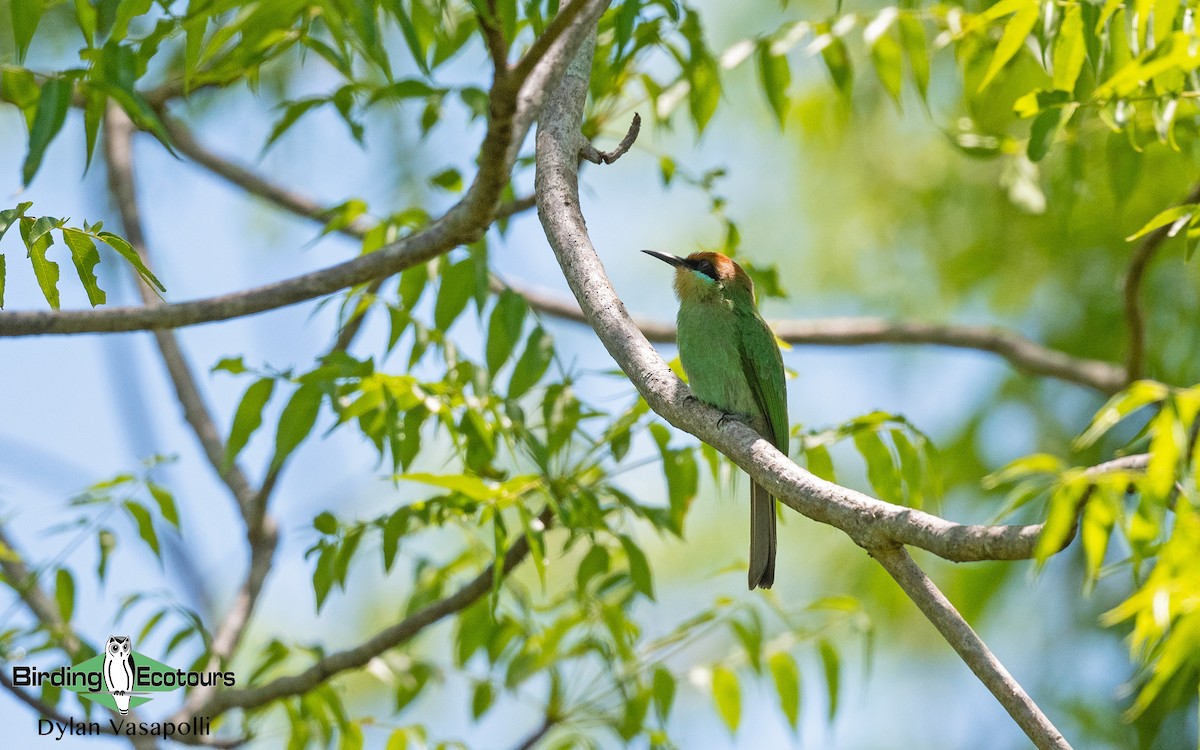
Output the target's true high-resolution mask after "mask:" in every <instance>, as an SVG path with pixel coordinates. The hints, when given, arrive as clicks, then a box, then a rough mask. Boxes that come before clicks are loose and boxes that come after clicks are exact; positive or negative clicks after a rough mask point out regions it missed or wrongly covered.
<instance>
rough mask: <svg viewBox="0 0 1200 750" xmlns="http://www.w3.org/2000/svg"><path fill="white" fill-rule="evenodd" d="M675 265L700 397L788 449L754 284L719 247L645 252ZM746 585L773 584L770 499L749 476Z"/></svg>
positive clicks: (683, 332)
mask: <svg viewBox="0 0 1200 750" xmlns="http://www.w3.org/2000/svg"><path fill="white" fill-rule="evenodd" d="M642 252H644V253H646V254H647V255H649V256H651V257H654V258H658V259H659V260H661V261H663V262H664V263H668V264H670V265H671V266H673V267H674V268H675V296H676V297H678V298H679V315H678V318H677V320H676V333H675V337H676V343H677V344H678V346H679V359H680V361H681V362H682V363H683V369H684V372H686V373H687V376H688V385H690V386H691V389H692V391H693V392H694V393H695V394H696V396H697V398H699V399H700V400H701V401H703V402H705V403H706V404H709V405H710V406H714V407H716V408H718V409H720V410H721V411H723V412H725V413H726V414H729V415H731V416H733V417H735V418H737V419H740V420H742V421H744V422H746V423H747V424H748V425H749V426H750V427H752V428H754V430H756V431H757V432H758V433H759V434H760V435H762V436H763V437H764V438H766V439H767V441H768V442H770V443H771V444H772V445H774V446H775V447H776V448H778V449H779V450H781V451H783V452H784V453H787V451H788V415H787V387H786V384H785V383H784V374H783V355H782V354H780V352H779V344H778V343H776V340H775V334H774V333H773V332H772V331H771V327H770V326H768V325H767V323H766V321H765V320H763V319H762V316H761V315H759V313H758V303H757V302H756V300H755V297H754V282H753V281H751V279H750V276H749V275H748V274H747V273H746V271H745V270H744V269H743V268H742V267H741V266H739V265H738V264H737V263H736V262H734V261H733V260H732V259H731V258H729V257H728V256H726V255H723V254H721V253H717V252H698V253H692V254H691V255H689V256H687V257H686V258H680V257H679V256H676V255H669V254H667V253H660V252H655V251H654V250H643V251H642ZM748 579H749V580H748V582H749V585H750V590H752V591H753V590H754V589H755V588H764V589H769V588H771V585H772V584H773V583H774V582H775V498H774V497H772V496H771V493H770V492H768V491H767V488H765V487H763V486H762V485H760V484H759V483H758V482H755V481H753V480H751V482H750V569H749V573H748Z"/></svg>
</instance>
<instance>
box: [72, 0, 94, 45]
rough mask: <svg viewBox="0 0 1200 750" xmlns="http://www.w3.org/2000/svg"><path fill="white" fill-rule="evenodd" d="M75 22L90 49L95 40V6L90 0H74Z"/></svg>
mask: <svg viewBox="0 0 1200 750" xmlns="http://www.w3.org/2000/svg"><path fill="white" fill-rule="evenodd" d="M75 22H76V23H77V24H79V31H80V33H81V34H83V40H84V41H85V42H86V43H87V46H88V47H89V48H90V47H92V46H93V44H95V39H96V6H94V5H92V3H91V0H75Z"/></svg>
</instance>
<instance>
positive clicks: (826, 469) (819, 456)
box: [804, 445, 837, 482]
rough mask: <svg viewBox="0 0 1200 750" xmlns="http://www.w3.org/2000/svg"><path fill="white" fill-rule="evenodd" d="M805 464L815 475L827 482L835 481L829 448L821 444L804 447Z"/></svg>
mask: <svg viewBox="0 0 1200 750" xmlns="http://www.w3.org/2000/svg"><path fill="white" fill-rule="evenodd" d="M804 458H805V460H806V463H805V465H806V466H807V467H808V470H809V471H810V472H812V473H813V474H815V475H816V476H818V477H820V478H821V479H824V480H826V481H828V482H835V481H837V475H836V474H834V472H833V459H831V458H830V457H829V449H828V448H826V447H825V446H823V445H812V446H808V447H806V448H805V449H804Z"/></svg>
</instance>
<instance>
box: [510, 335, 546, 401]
mask: <svg viewBox="0 0 1200 750" xmlns="http://www.w3.org/2000/svg"><path fill="white" fill-rule="evenodd" d="M553 358H554V341H553V340H552V339H551V338H550V335H549V334H547V333H546V332H545V331H544V330H543V329H542V327H541V326H538V327H537V328H534V329H533V330H532V331H530V333H529V338H527V339H526V340H525V351H524V352H522V353H521V357H520V359H518V360H517V364H516V366H515V367H514V368H513V374H512V378H511V379H510V380H509V382H508V398H510V399H517V398H520V397H521V396H523V395H524V394H525V393H527V392H528V391H529V389H530V388H532V387H533V386H535V385H537V383H538V381H539V380H541V379H542V376H543V375H545V374H546V370H547V369H549V368H550V362H551V360H552V359H553Z"/></svg>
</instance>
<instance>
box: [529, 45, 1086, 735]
mask: <svg viewBox="0 0 1200 750" xmlns="http://www.w3.org/2000/svg"><path fill="white" fill-rule="evenodd" d="M594 47H595V36H594V35H593V36H590V37H589V38H588V40H587V42H586V43H585V44H584V45H583V46H582V47H581V48H580V51H579V53H578V56H577V57H576V59H575V61H574V62H573V63H572V64H571V67H570V68H569V69H568V71H567V74H566V75H565V76H564V77H563V79H562V81H561V82H560V83H559V85H558V87H557V88H555V89H554V90H553V91H552V92H551V94H550V97H549V99H548V100H547V101H546V105H545V108H544V110H543V113H542V117H541V119H540V121H539V124H538V132H537V149H536V161H537V172H536V180H535V186H536V187H535V194H536V196H537V203H538V214H539V216H540V218H541V220H542V225H543V227H544V229H545V231H546V237H547V239H548V240H549V241H550V245H551V247H552V248H553V250H554V254H555V256H556V257H557V259H558V262H559V265H560V266H561V267H562V270H563V275H564V276H565V277H566V279H567V282H568V284H569V285H570V287H571V291H572V292H573V293H574V295H575V298H576V300H577V301H578V302H579V306H580V308H581V309H582V311H583V314H584V317H585V319H586V320H587V322H588V324H589V325H591V327H592V328H593V329H594V330H595V331H596V334H597V335H598V336H599V338H600V340H601V342H602V343H603V344H604V346H605V348H606V349H608V351H609V354H611V355H612V357H613V359H615V360H616V362H617V364H618V365H619V366H620V367H621V369H622V370H623V371H624V372H625V373H626V375H628V376H629V379H630V380H631V381H632V382H633V384H634V386H635V387H636V388H637V389H638V391H639V392H640V393H641V394H642V396H643V397H644V398H645V399H646V401H647V403H648V404H649V405H650V407H651V408H652V409H653V410H654V411H655V412H657V413H658V414H659V415H661V416H662V417H663V418H664V419H666V420H667V421H668V422H670V423H671V424H673V425H675V426H676V427H678V428H680V429H682V430H685V431H687V432H690V433H691V434H693V435H695V436H696V437H698V438H700V439H701V440H703V441H704V442H706V443H708V444H710V445H712V446H713V447H715V448H717V449H718V450H720V451H721V452H722V453H724V454H725V455H727V456H728V457H729V458H730V459H732V460H733V461H734V463H736V464H737V465H738V466H740V467H741V468H742V469H744V470H745V471H746V472H747V473H749V474H750V476H751V478H752V479H754V480H755V481H757V482H759V483H760V484H762V485H764V486H766V487H767V489H768V490H770V492H771V494H772V495H774V496H776V497H777V498H779V499H780V500H781V501H782V502H784V503H785V504H786V505H788V506H789V507H791V508H793V509H795V510H797V511H799V512H801V513H802V514H804V515H806V516H808V517H809V518H812V519H814V520H817V521H820V522H823V523H827V524H830V525H833V526H836V527H837V528H839V529H841V530H842V531H844V532H845V533H846V534H847V535H849V536H850V538H851V539H853V540H854V541H855V542H856V543H857V544H859V545H860V546H862V547H864V548H866V549H868V550H870V551H871V552H872V553H879V554H881V555H884V556H885V557H886V556H887V554H888V553H887V550H892V549H897V548H898V547H899V546H900V545H901V544H909V543H911V544H917V545H918V546H924V547H925V548H927V549H931V550H932V551H934V552H935V553H937V554H939V555H943V556H946V557H948V559H984V558H985V557H986V558H991V559H1012V557H1010V555H1012V553H1013V552H1015V551H1020V552H1022V553H1023V552H1025V551H1032V543H1033V542H1034V541H1036V538H1037V533H1038V531H1040V529H1038V528H1037V527H989V526H961V525H958V524H952V523H950V522H948V521H945V520H943V519H940V518H937V517H936V516H932V515H929V514H926V513H922V512H921V511H916V510H913V509H909V508H901V507H899V506H894V505H891V504H889V503H884V502H881V501H879V500H876V499H874V498H871V497H868V496H867V495H864V494H862V493H859V492H855V491H853V490H850V489H847V488H845V487H840V486H838V485H836V484H833V483H832V482H826V481H823V480H820V479H818V478H817V477H815V476H813V475H812V474H810V473H809V472H807V471H804V470H803V469H801V468H799V467H798V466H796V465H795V464H793V463H792V462H791V461H790V460H788V458H787V457H786V456H784V455H783V454H782V453H780V452H779V451H778V450H776V449H775V448H774V446H772V445H771V444H770V443H768V442H767V441H766V440H764V439H763V438H762V437H760V436H759V435H758V434H757V433H755V432H754V430H752V429H751V428H750V427H748V426H747V425H745V424H743V423H741V422H739V421H737V420H725V419H723V418H722V417H723V414H722V413H721V412H720V411H719V410H717V409H714V408H712V407H710V406H708V405H706V404H704V403H702V402H700V401H699V400H698V399H696V397H695V395H694V394H692V392H691V391H690V390H689V389H688V388H687V386H685V385H684V384H683V382H682V381H680V380H679V378H678V377H676V375H675V374H674V373H673V372H672V371H671V369H670V368H669V367H668V366H667V364H666V363H665V362H664V361H663V360H662V357H660V356H659V355H658V353H657V352H656V351H655V350H654V348H653V347H652V346H650V343H649V342H648V341H647V340H646V338H645V336H643V335H642V333H641V332H640V331H639V330H638V329H637V327H636V326H635V325H634V323H633V321H632V320H631V319H630V317H629V314H628V313H627V312H626V310H625V306H624V305H623V304H622V302H621V300H620V299H619V298H618V297H617V295H616V293H615V291H614V290H613V288H612V285H611V283H610V282H609V280H608V277H607V275H606V274H605V272H604V267H603V265H602V264H601V263H600V259H599V257H598V256H597V255H596V252H595V249H594V248H593V247H592V244H591V240H590V238H589V237H588V233H587V228H586V223H585V221H584V218H583V214H582V211H581V210H580V206H579V185H578V171H577V170H578V166H577V155H578V153H579V150H580V148H582V146H583V137H582V135H581V134H580V131H579V128H580V125H581V123H582V118H583V106H584V101H585V99H586V96H587V90H588V78H589V75H590V72H591V61H592V54H593V50H594ZM980 553H983V554H982V555H981V554H980ZM905 554H906V553H905ZM893 559H894V556H893ZM896 572H897V574H903V576H904V577H903V579H899V578H898V580H901V583H902V585H903V584H904V583H905V582H906V581H908V580H909V577H908V573H907V572H906V571H904V570H902V569H900V568H897V569H896ZM922 575H923V574H922ZM910 595H912V596H914V601H916V602H917V604H918V605H919V606H922V607H924V606H928V604H929V602H928V599H927V597H926V596H924V595H923V594H922V593H921V592H918V591H914V592H912V593H911V594H910ZM937 617H938V618H939V619H938V620H935V624H936V623H938V622H942V623H943V624H945V623H949V622H950V621H951V620H950V619H947V618H948V615H947V614H946V612H945V611H944V608H939V609H938V612H937ZM960 619H961V618H960ZM956 638H957V636H956ZM951 642H952V643H953V644H954V645H955V647H956V648H959V647H960V646H962V645H963V644H964V641H963V640H962V639H957V640H952V641H951ZM973 649H974V650H976V651H977V650H978V647H973ZM972 658H973V659H974V657H972ZM993 661H994V658H993ZM969 663H970V662H969ZM976 663H977V664H980V665H982V664H983V662H980V661H978V660H976ZM973 668H974V666H973ZM1009 680H1011V678H1009ZM988 682H989V687H990V686H991V684H999V683H996V682H995V679H994V676H992V675H989V677H988ZM1002 703H1004V705H1005V707H1006V708H1009V709H1010V710H1012V711H1017V712H1018V713H1019V711H1020V709H1019V708H1010V706H1011V705H1015V704H1013V703H1012V702H1011V701H1009V700H1008V699H1007V698H1005V699H1003V700H1002ZM1042 718H1043V719H1044V717H1042ZM1014 719H1016V720H1017V722H1018V724H1020V725H1021V726H1022V728H1026V727H1030V728H1031V729H1027V732H1028V733H1029V734H1030V737H1031V739H1033V740H1034V741H1035V742H1040V741H1041V740H1042V736H1041V734H1039V733H1038V732H1036V731H1033V730H1032V728H1033V727H1034V726H1035V725H1038V726H1040V725H1041V723H1042V722H1041V721H1038V720H1037V719H1036V717H1034V718H1033V719H1030V718H1029V717H1028V716H1025V715H1017V714H1016V713H1014ZM1045 724H1047V725H1048V724H1049V722H1045ZM1050 729H1052V727H1050ZM1055 734H1057V732H1055ZM1043 746H1044V747H1062V746H1064V745H1043Z"/></svg>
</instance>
